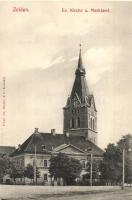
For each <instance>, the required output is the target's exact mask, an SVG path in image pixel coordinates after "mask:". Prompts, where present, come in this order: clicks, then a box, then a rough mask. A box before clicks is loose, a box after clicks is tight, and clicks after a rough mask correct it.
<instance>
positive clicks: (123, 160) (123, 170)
mask: <svg viewBox="0 0 132 200" xmlns="http://www.w3.org/2000/svg"><path fill="white" fill-rule="evenodd" d="M124 183H125V149H124V148H123V151H122V190H124Z"/></svg>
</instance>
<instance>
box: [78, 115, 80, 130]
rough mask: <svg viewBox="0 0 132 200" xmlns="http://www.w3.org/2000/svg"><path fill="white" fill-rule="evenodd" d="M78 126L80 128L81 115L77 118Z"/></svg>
mask: <svg viewBox="0 0 132 200" xmlns="http://www.w3.org/2000/svg"><path fill="white" fill-rule="evenodd" d="M77 127H78V128H80V117H78V118H77Z"/></svg>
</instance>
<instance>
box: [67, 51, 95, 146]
mask: <svg viewBox="0 0 132 200" xmlns="http://www.w3.org/2000/svg"><path fill="white" fill-rule="evenodd" d="M85 75H86V71H85V68H84V66H83V62H82V56H81V49H80V53H79V59H78V66H77V69H76V72H75V81H74V84H73V88H72V91H71V95H70V96H69V97H68V100H67V103H66V106H65V107H64V108H63V110H64V130H63V132H64V133H66V132H69V134H70V135H80V136H84V137H85V138H86V139H88V140H90V141H92V142H93V143H95V144H97V109H96V106H95V101H94V96H93V94H90V91H89V88H88V85H87V82H86V77H85Z"/></svg>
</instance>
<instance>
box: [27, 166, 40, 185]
mask: <svg viewBox="0 0 132 200" xmlns="http://www.w3.org/2000/svg"><path fill="white" fill-rule="evenodd" d="M24 176H25V177H27V178H29V179H31V181H32V180H33V179H34V167H33V166H32V165H31V164H28V165H27V166H26V168H25V171H24ZM36 176H37V178H39V177H40V172H39V171H38V168H36Z"/></svg>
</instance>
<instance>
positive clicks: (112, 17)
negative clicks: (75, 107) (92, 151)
mask: <svg viewBox="0 0 132 200" xmlns="http://www.w3.org/2000/svg"><path fill="white" fill-rule="evenodd" d="M14 6H15V7H24V8H28V9H29V12H27V13H20V12H19V13H17V12H15V13H14V12H12V8H13V7H14ZM62 8H65V9H67V10H69V9H70V8H82V9H88V10H90V9H91V8H103V9H104V8H105V9H107V8H109V9H110V12H109V13H91V12H87V13H86V12H82V13H71V12H66V13H64V12H62ZM131 19H132V2H129V3H128V2H107V3H106V2H102V3H101V2H99V3H98V2H96V3H94V2H92V3H90V2H87V3H86V2H83V3H82V2H81V1H80V3H79V2H76V3H75V2H67V3H66V2H64V3H60V2H57V1H55V2H25V3H24V2H23V3H22V2H10V3H9V2H0V82H1V84H0V87H1V89H0V96H1V98H0V103H1V104H0V105H1V106H0V113H1V114H0V118H1V121H0V123H1V124H0V126H1V129H0V136H1V137H0V145H15V146H17V145H18V144H19V143H20V144H21V143H22V142H24V140H25V139H27V137H29V136H30V134H32V132H33V131H34V128H35V127H38V128H39V131H40V132H50V129H52V128H55V129H56V132H57V133H62V132H63V110H62V108H63V107H64V106H65V104H66V100H67V97H68V95H69V94H70V92H71V89H72V85H73V81H74V78H75V69H76V66H77V59H78V53H79V43H80V41H81V43H82V57H83V63H84V66H85V68H86V72H87V74H86V78H87V81H88V86H89V88H90V90H91V92H93V94H94V96H95V101H96V107H97V110H98V145H99V146H100V147H102V148H104V147H106V146H107V144H108V143H110V142H116V141H118V140H119V139H120V137H121V136H122V135H124V134H128V133H132V108H131V105H132V66H131V62H132V61H131V60H132V50H131V48H132V23H131ZM3 77H5V78H6V83H5V84H6V99H5V101H6V107H5V111H6V114H5V120H6V121H5V126H4V127H3V126H2V118H3V116H2V112H3V110H2V106H3V105H2V104H3V97H2V87H3V84H2V79H3Z"/></svg>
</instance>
